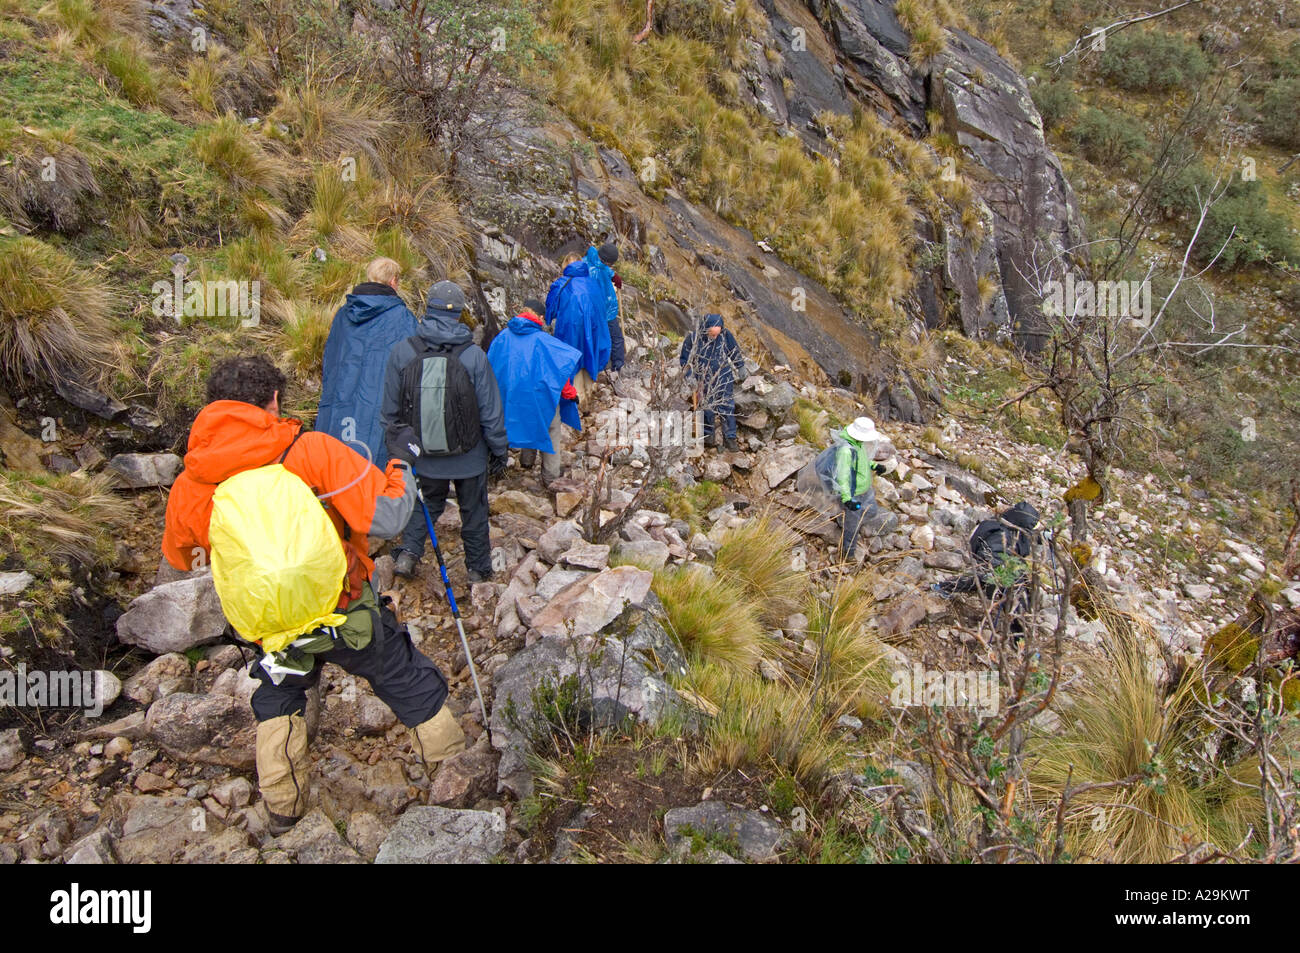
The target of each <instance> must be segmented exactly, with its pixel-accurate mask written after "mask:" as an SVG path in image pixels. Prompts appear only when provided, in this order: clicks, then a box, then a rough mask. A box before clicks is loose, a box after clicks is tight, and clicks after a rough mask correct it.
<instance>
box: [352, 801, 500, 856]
mask: <svg viewBox="0 0 1300 953" xmlns="http://www.w3.org/2000/svg"><path fill="white" fill-rule="evenodd" d="M505 838H506V819H505V817H504V816H503V815H502V814H499V813H496V812H493V811H458V810H453V809H451V808H446V807H413V808H411V809H410V810H409V811H407V812H406V813H405V814H403V815H402V817H401V819H400V820H398V822H397V824H396V826H394V827H393V829H392V830H391V831H390V832H389V834H388V837H386V838H385V839H384V843H383V844H382V845H381V846H380V848H379V854H378V855H377V856H376V857H375V863H377V864H486V863H489V862H490V861H491V860H492V858H493V857H496V856H497V855H498V854H500V853H501V851H502V850H503V849H504V848H505Z"/></svg>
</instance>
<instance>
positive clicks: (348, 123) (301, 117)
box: [268, 77, 396, 176]
mask: <svg viewBox="0 0 1300 953" xmlns="http://www.w3.org/2000/svg"><path fill="white" fill-rule="evenodd" d="M268 118H269V119H270V120H271V121H272V122H280V123H284V125H286V126H288V127H289V130H290V135H291V136H292V137H293V138H294V139H295V140H296V142H297V145H298V147H299V148H300V149H301V151H302V152H303V153H305V154H306V155H309V156H311V157H312V158H314V159H317V160H319V161H321V162H331V163H337V162H338V161H339V160H340V159H347V158H351V159H353V160H356V161H360V160H361V159H362V158H364V159H365V160H366V161H367V162H368V163H369V164H370V167H371V168H373V169H375V170H376V171H377V172H378V173H379V174H380V175H381V176H383V175H387V173H388V167H387V157H386V155H387V151H388V150H387V149H385V147H384V140H385V138H386V137H387V136H388V135H389V134H390V133H391V132H392V131H393V130H394V128H395V125H396V124H395V123H394V121H393V118H392V116H391V115H390V113H389V110H388V108H387V107H386V106H385V105H384V104H383V103H382V102H381V101H379V100H378V99H376V98H374V97H373V96H366V95H363V94H359V93H357V92H355V91H353V90H352V89H351V88H349V87H345V86H328V85H323V84H322V83H320V82H319V81H317V80H314V79H313V78H311V77H308V78H307V79H306V80H305V81H304V82H303V83H302V84H301V85H298V86H294V87H292V88H283V87H282V88H281V89H279V90H278V91H277V93H276V106H275V109H274V110H272V111H271V114H270V116H269V117H268Z"/></svg>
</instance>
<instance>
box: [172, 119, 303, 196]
mask: <svg viewBox="0 0 1300 953" xmlns="http://www.w3.org/2000/svg"><path fill="white" fill-rule="evenodd" d="M192 147H193V149H194V154H195V156H197V157H198V159H199V161H201V162H202V163H203V164H204V165H206V166H207V167H208V168H209V169H211V170H212V171H213V172H215V173H216V174H217V175H219V176H220V177H221V178H223V179H225V181H226V183H227V184H228V185H230V187H231V188H233V189H234V190H235V191H236V192H247V191H250V190H253V189H260V190H261V191H263V192H265V193H266V194H267V195H269V196H271V197H272V198H274V199H277V200H279V199H283V198H284V196H285V195H286V193H287V192H288V190H289V187H290V185H291V183H292V180H293V174H292V170H291V169H290V168H289V166H288V164H287V163H286V162H285V161H284V160H283V159H281V158H280V157H279V156H276V155H273V154H272V153H270V152H269V151H268V150H267V149H266V148H265V147H264V146H263V145H262V143H261V142H259V140H258V137H257V136H255V135H254V134H253V132H252V131H250V130H249V128H248V126H247V125H245V124H244V123H243V122H241V121H240V120H239V118H238V117H237V116H234V115H226V116H222V117H221V118H220V119H218V120H217V121H216V122H214V123H212V124H211V125H209V126H206V127H204V128H202V129H200V130H199V131H198V132H197V133H195V134H194V138H193V140H192Z"/></svg>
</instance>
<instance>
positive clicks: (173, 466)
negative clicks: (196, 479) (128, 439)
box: [108, 453, 184, 490]
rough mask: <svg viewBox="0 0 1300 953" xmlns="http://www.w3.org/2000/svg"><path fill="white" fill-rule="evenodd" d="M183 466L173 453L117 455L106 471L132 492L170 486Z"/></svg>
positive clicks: (109, 462) (110, 461)
mask: <svg viewBox="0 0 1300 953" xmlns="http://www.w3.org/2000/svg"><path fill="white" fill-rule="evenodd" d="M183 466H184V463H183V462H182V461H181V458H180V457H178V456H177V455H176V454H174V453H119V454H118V455H117V456H115V457H113V459H111V460H109V461H108V469H109V470H111V471H112V472H113V473H114V474H116V475H117V477H118V479H120V480H121V482H122V483H123V485H125V486H127V487H129V488H130V489H133V490H140V489H145V488H147V487H151V486H171V485H172V483H173V482H174V481H175V480H176V475H177V474H179V473H180V472H181V468H182V467H183Z"/></svg>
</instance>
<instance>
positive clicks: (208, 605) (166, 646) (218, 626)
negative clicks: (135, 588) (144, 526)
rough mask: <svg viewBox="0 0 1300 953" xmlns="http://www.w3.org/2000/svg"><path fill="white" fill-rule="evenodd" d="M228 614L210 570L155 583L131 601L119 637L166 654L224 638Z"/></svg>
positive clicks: (122, 619)
mask: <svg viewBox="0 0 1300 953" xmlns="http://www.w3.org/2000/svg"><path fill="white" fill-rule="evenodd" d="M225 628H226V617H225V616H224V615H222V613H221V600H220V599H218V598H217V590H216V588H215V587H214V586H213V583H212V574H211V573H201V574H200V575H197V576H193V577H191V578H188V579H179V580H177V581H176V582H169V583H165V584H164V585H161V586H155V587H154V588H153V589H150V590H149V591H148V592H146V593H145V594H144V595H142V596H138V597H137V598H136V599H134V600H133V601H132V602H131V605H130V606H129V607H128V608H127V610H126V612H124V613H122V615H121V616H120V617H119V618H118V620H117V637H118V640H119V641H121V642H125V643H126V644H128V645H137V646H139V647H140V648H142V649H147V650H148V651H150V652H152V653H154V654H155V655H163V654H166V653H167V652H184V651H186V650H188V649H192V648H194V647H195V646H196V645H203V644H204V643H206V642H213V641H215V640H217V639H219V638H221V633H222V632H223V631H225Z"/></svg>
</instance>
